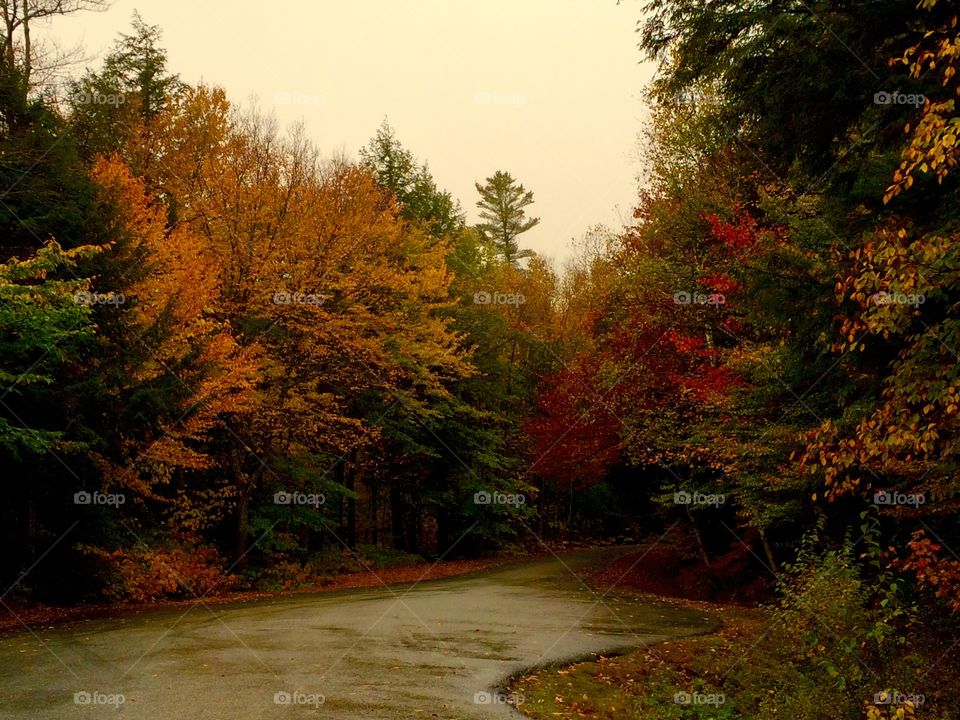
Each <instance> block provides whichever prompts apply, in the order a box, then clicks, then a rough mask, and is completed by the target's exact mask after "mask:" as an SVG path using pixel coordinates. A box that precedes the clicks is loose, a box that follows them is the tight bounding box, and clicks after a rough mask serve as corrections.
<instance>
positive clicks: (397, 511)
mask: <svg viewBox="0 0 960 720" xmlns="http://www.w3.org/2000/svg"><path fill="white" fill-rule="evenodd" d="M390 526H391V528H392V530H393V549H394V550H405V549H406V548H405V547H404V545H403V540H404V537H403V495H402V494H401V493H400V488H399V487H397V486H396V484H392V485H391V486H390Z"/></svg>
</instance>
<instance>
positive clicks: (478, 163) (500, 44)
mask: <svg viewBox="0 0 960 720" xmlns="http://www.w3.org/2000/svg"><path fill="white" fill-rule="evenodd" d="M640 6H641V5H640V3H639V2H631V1H630V0H627V1H626V2H622V3H621V4H620V5H617V3H616V1H615V0H484V1H483V2H468V1H467V0H406V1H405V2H399V1H398V0H337V1H334V0H287V1H286V2H263V0H189V1H188V0H114V2H113V4H112V6H111V7H110V9H109V10H108V11H107V12H103V13H81V14H78V15H75V16H71V17H66V18H57V19H56V20H55V21H53V23H52V24H51V25H49V26H48V27H45V28H44V32H45V33H46V34H49V35H52V36H53V37H54V38H56V40H57V42H59V43H62V44H65V45H75V44H79V45H81V46H82V47H83V48H84V51H85V53H86V55H87V56H88V57H90V58H92V60H91V64H92V65H93V66H95V67H98V66H99V62H100V60H101V59H102V57H103V55H104V54H105V53H106V51H108V50H109V48H110V46H111V45H112V43H113V41H114V39H115V38H116V36H117V34H118V33H120V32H126V31H128V30H129V27H130V20H131V17H132V15H133V12H134V10H138V11H139V12H140V14H141V15H142V16H143V19H144V20H145V21H146V22H147V23H149V24H154V25H159V26H160V27H161V28H162V30H163V44H164V46H165V47H166V49H167V51H168V53H169V64H170V69H171V70H172V71H173V72H176V73H179V74H180V76H181V78H183V79H184V80H186V81H188V82H195V81H199V80H203V81H204V82H207V83H211V84H217V85H220V86H222V87H223V88H225V89H226V91H227V94H228V96H229V97H230V98H231V100H232V101H234V102H238V103H246V102H248V101H249V100H250V99H251V98H252V97H253V96H256V97H258V98H259V100H260V104H261V105H262V106H263V107H264V108H267V109H273V110H274V111H275V113H276V115H277V117H278V118H279V119H280V121H281V122H282V123H284V124H288V123H292V122H296V121H303V122H304V124H305V126H306V128H307V131H308V133H309V134H310V136H311V137H312V138H313V139H314V140H315V141H316V143H317V144H318V146H319V147H320V148H321V149H322V150H323V151H324V152H328V153H329V152H333V151H337V150H341V149H343V150H346V151H347V152H348V153H350V154H351V155H353V156H356V153H357V150H358V149H359V148H360V147H362V146H363V145H365V144H366V142H367V141H368V140H369V138H370V137H371V136H372V135H373V133H374V132H375V131H376V129H377V126H378V125H379V124H380V122H381V120H382V119H383V117H384V116H387V117H388V118H389V120H390V123H391V124H392V125H393V126H394V128H395V129H396V131H397V135H398V137H399V138H400V140H401V142H402V143H403V144H404V145H405V146H406V147H407V148H409V149H410V150H412V151H413V152H414V154H415V155H417V157H418V158H420V159H421V160H426V161H428V162H429V164H430V168H431V170H432V172H433V175H434V177H435V178H436V180H437V183H438V184H439V185H440V186H441V187H443V188H446V189H447V190H449V191H450V192H451V193H453V195H454V196H455V197H456V198H457V199H459V200H460V201H461V203H462V204H463V207H464V209H465V210H466V211H467V217H468V220H470V221H471V222H472V221H475V220H476V206H475V203H476V200H477V193H476V190H475V189H474V182H475V181H478V180H482V179H483V178H485V177H487V176H489V175H492V174H493V172H494V171H496V170H507V171H509V172H510V173H511V174H513V176H514V177H516V178H518V179H519V180H520V181H521V182H522V183H523V184H524V185H525V186H526V188H527V189H528V190H533V192H534V196H535V200H536V203H535V205H533V206H532V210H531V212H532V213H533V214H534V215H537V216H539V217H540V218H541V224H540V225H539V226H538V227H536V228H534V229H533V230H531V231H530V232H529V233H527V234H526V235H525V236H524V237H523V238H522V240H523V242H522V243H521V244H522V245H525V246H529V247H532V248H534V249H535V250H537V251H539V252H541V253H544V254H546V255H548V256H550V257H553V258H555V259H557V260H563V259H564V258H565V257H567V256H568V255H569V242H570V240H571V238H573V237H579V236H581V235H582V234H583V233H584V231H585V230H586V229H587V228H588V227H590V226H592V225H594V224H596V223H603V224H606V225H608V226H610V227H614V228H618V227H620V226H621V225H622V222H624V221H627V220H628V218H629V216H630V211H631V209H632V207H633V203H634V198H635V195H636V187H637V181H636V176H637V174H638V172H639V167H638V166H637V164H636V162H635V160H634V159H633V157H634V147H635V144H636V136H637V132H638V131H639V130H640V128H641V125H642V122H643V120H644V118H645V117H646V109H645V106H644V104H643V101H642V90H643V87H644V85H645V84H646V83H647V82H648V81H649V79H650V76H651V72H652V68H651V67H650V66H649V65H646V64H641V63H640V59H641V58H640V53H639V51H638V50H637V47H636V43H637V35H636V33H635V32H634V29H635V27H636V21H637V19H638V18H639V14H640Z"/></svg>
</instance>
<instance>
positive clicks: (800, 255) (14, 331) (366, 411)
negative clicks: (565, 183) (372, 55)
mask: <svg viewBox="0 0 960 720" xmlns="http://www.w3.org/2000/svg"><path fill="white" fill-rule="evenodd" d="M96 4H97V3H87V2H83V1H82V0H77V1H76V2H72V3H53V2H45V0H43V1H41V0H35V1H34V2H30V3H27V2H24V3H23V4H22V5H18V4H17V3H14V2H5V1H4V2H0V11H2V15H3V21H4V23H5V25H4V26H3V27H2V28H0V36H2V41H3V53H2V57H0V230H2V231H0V386H2V387H0V467H2V468H3V470H2V471H0V472H2V474H3V477H4V479H5V482H4V494H3V500H2V502H0V548H2V551H0V585H2V588H0V592H3V596H2V598H0V610H2V611H4V612H6V613H9V614H11V615H13V616H19V615H20V614H23V617H27V614H26V613H29V612H31V611H33V610H35V609H36V608H62V609H63V611H64V612H69V611H70V609H76V608H83V607H97V608H100V609H101V610H102V609H103V608H107V607H142V606H144V605H149V604H153V603H164V602H177V601H192V600H194V599H201V598H206V597H207V596H210V597H217V596H224V597H230V596H232V594H233V595H235V596H237V597H255V598H259V597H264V596H270V595H271V594H276V593H281V594H282V593H287V592H300V591H313V590H317V589H322V588H323V587H324V586H325V585H328V584H331V583H334V584H335V582H336V581H337V578H341V577H342V576H346V575H350V574H351V573H368V574H369V573H374V574H376V573H380V572H383V573H387V572H389V571H391V569H393V570H396V569H398V568H399V569H402V568H408V567H416V568H419V567H421V566H422V567H429V568H433V567H446V566H448V565H449V566H450V567H451V568H456V566H457V564H458V563H459V564H464V568H465V569H467V570H470V569H475V568H487V567H492V566H494V565H497V564H498V563H500V562H503V561H515V560H517V559H518V558H527V557H548V558H549V557H560V556H561V555H562V553H565V552H571V551H573V550H577V549H583V548H597V547H602V548H620V549H621V550H622V552H627V553H628V554H626V555H624V556H623V557H626V558H627V560H626V561H623V560H622V558H621V560H618V561H617V562H614V564H613V565H612V566H610V565H608V566H606V570H604V569H600V570H595V571H594V575H591V579H589V580H588V581H587V582H588V583H589V584H591V587H596V585H595V583H602V582H606V585H604V586H603V589H604V590H607V592H609V591H610V590H612V589H613V585H617V584H619V583H621V581H623V582H622V584H623V585H624V587H627V586H631V587H632V589H633V590H634V591H635V592H636V593H639V595H638V596H644V597H646V596H648V595H651V594H652V595H654V596H657V597H666V598H673V599H675V600H677V601H682V602H687V603H702V604H703V605H700V606H698V607H707V606H708V605H709V604H711V603H712V604H714V605H716V606H717V607H721V608H726V610H718V611H717V612H726V611H729V612H732V613H733V616H731V618H727V619H726V620H725V622H724V628H726V630H724V631H721V632H720V634H719V635H714V636H710V638H708V639H696V640H689V641H687V640H685V641H683V642H690V643H701V645H696V644H694V645H692V646H691V647H692V648H693V649H692V650H691V651H690V656H689V657H686V656H685V658H683V659H678V658H676V657H673V656H670V657H669V661H667V659H664V658H660V656H658V658H660V660H661V661H662V662H661V663H660V665H658V667H659V668H660V669H658V670H656V671H654V670H650V669H649V668H647V667H646V666H643V667H641V668H638V667H637V665H643V663H644V662H646V661H649V660H650V658H649V657H646V658H645V659H644V658H642V657H640V656H635V655H630V654H627V655H625V656H624V657H623V658H621V659H619V660H617V661H616V662H619V663H621V664H620V665H619V666H616V667H615V668H614V669H613V670H611V669H610V668H609V667H607V666H605V665H603V663H604V662H606V661H604V660H602V659H601V660H600V661H599V662H600V663H601V665H599V666H597V667H594V666H592V665H590V664H589V663H588V664H587V665H583V666H576V667H577V668H578V669H577V670H576V673H575V674H574V675H573V676H566V675H564V676H562V677H560V676H556V675H550V676H544V675H542V674H536V673H532V674H530V675H528V676H527V677H525V678H524V679H523V680H522V688H521V689H519V690H518V689H517V688H514V690H515V692H518V693H519V692H521V690H522V693H523V695H524V696H525V698H526V701H525V703H523V704H522V705H521V704H520V703H519V702H518V703H512V702H510V703H509V704H516V705H518V706H519V709H520V710H521V711H522V712H525V713H528V714H530V715H532V716H534V717H543V718H546V717H569V718H574V717H595V718H640V719H641V720H653V719H654V718H677V719H681V718H682V719H694V720H696V719H700V720H706V719H707V718H724V719H729V718H764V719H767V718H774V717H782V718H791V720H794V719H801V720H805V719H808V718H809V719H810V720H813V719H814V718H827V717H830V718H870V719H871V720H879V719H880V718H931V719H934V718H936V719H940V718H943V719H946V718H955V717H958V716H960V715H958V713H960V711H958V710H957V707H958V702H957V698H956V696H955V695H956V687H957V680H958V678H960V664H958V662H957V659H956V652H957V650H958V648H960V645H957V644H956V643H958V642H960V625H958V622H957V613H960V554H958V553H960V526H958V523H957V520H958V512H960V501H958V497H960V496H958V492H960V481H958V475H957V473H958V467H960V362H958V355H957V353H958V351H960V247H954V242H956V241H958V239H960V216H958V213H960V204H958V202H957V198H958V189H960V185H958V183H960V171H957V169H956V165H957V162H958V159H960V149H958V136H960V112H958V110H957V107H956V102H957V98H958V96H960V76H958V74H957V69H958V64H960V30H958V21H957V7H956V4H955V3H953V2H949V1H947V0H921V1H920V2H917V0H857V1H850V2H821V1H818V2H812V3H802V2H753V3H743V2H735V1H734V0H717V1H714V2H683V1H679V0H678V1H676V2H674V1H669V2H652V3H649V5H648V6H646V7H643V6H642V5H639V4H638V5H636V6H634V10H635V20H636V21H637V25H636V30H637V32H636V38H635V39H636V43H637V47H636V60H637V62H640V61H641V60H643V61H648V62H654V63H655V65H656V68H657V69H656V74H655V76H654V80H653V82H652V83H651V84H650V85H649V86H648V87H646V88H636V90H637V91H638V92H640V91H642V92H643V93H644V95H643V97H644V98H645V102H646V103H647V105H648V106H649V108H650V110H649V120H648V121H647V122H645V124H643V125H642V126H638V127H637V131H638V133H639V136H638V138H639V139H638V148H637V152H638V153H639V154H640V156H641V158H642V167H643V169H642V172H641V175H640V177H639V180H638V184H637V188H636V194H635V204H634V207H633V208H632V219H631V221H630V222H629V223H628V224H627V225H625V226H623V227H616V228H610V227H607V226H604V225H595V226H592V227H589V226H585V228H583V229H581V233H582V234H581V235H580V237H579V238H578V239H577V240H576V243H575V255H574V256H573V258H572V259H571V260H569V261H567V262H565V263H563V264H562V265H561V264H559V263H556V262H553V261H552V260H551V259H550V258H548V257H545V256H544V255H543V254H542V253H538V252H534V251H533V250H530V249H529V248H528V246H527V245H526V242H525V238H526V237H528V236H527V233H528V231H530V230H531V229H533V228H534V227H536V226H537V224H538V223H539V221H540V219H539V214H538V205H537V195H536V190H537V188H535V187H528V186H526V185H525V183H524V178H523V177H521V176H519V174H516V173H513V172H512V171H511V169H510V168H509V167H500V168H497V167H491V168H490V172H489V175H488V176H486V177H482V178H476V193H475V194H474V195H473V196H471V197H454V196H453V195H452V194H451V193H450V192H448V191H447V190H446V189H445V188H443V187H440V186H439V185H438V182H437V180H436V179H435V178H434V176H433V175H432V174H431V170H430V165H429V161H430V158H427V157H418V156H417V155H416V154H414V153H413V152H412V151H411V150H410V149H408V147H407V146H406V145H405V144H404V140H403V138H402V137H400V134H399V133H398V132H397V131H396V130H395V129H394V127H393V126H392V125H391V122H390V118H389V117H386V118H384V117H371V118H368V119H367V122H368V123H369V124H370V126H371V128H372V130H373V133H372V135H371V137H370V139H369V142H368V143H367V144H366V145H365V146H363V147H360V148H353V149H351V151H350V152H343V153H328V152H321V150H320V149H319V146H318V144H317V143H316V139H315V138H312V137H311V136H310V135H309V133H307V132H306V131H305V130H304V129H303V128H302V127H297V126H293V127H285V126H283V125H282V124H280V123H279V122H278V121H277V120H276V118H275V117H274V116H273V115H272V114H271V112H270V110H269V109H268V108H267V107H266V106H264V105H262V104H259V103H258V102H256V101H255V100H254V101H246V100H243V99H242V98H234V97H229V96H228V94H227V93H226V91H224V90H223V89H221V88H220V87H218V86H217V85H216V84H215V78H214V79H213V81H211V82H209V83H201V84H191V83H187V82H186V81H184V80H182V79H181V77H180V76H179V75H178V74H176V73H175V72H173V70H172V69H171V68H170V67H169V63H168V59H167V53H166V50H165V49H164V41H163V31H162V29H161V28H160V27H159V26H155V25H151V24H150V23H149V22H148V19H144V18H141V17H140V16H139V15H137V16H135V17H134V19H133V22H132V25H130V26H129V27H127V28H122V29H120V34H119V35H118V36H117V38H116V40H115V42H114V44H113V45H112V48H111V50H110V51H109V52H108V53H107V55H106V56H105V57H104V58H103V59H102V60H101V61H99V62H98V63H97V64H93V65H91V66H90V67H87V68H86V69H81V70H78V71H77V72H75V73H74V75H73V77H72V78H71V79H70V81H69V83H68V85H67V86H66V87H53V86H51V85H50V84H48V83H47V82H46V77H47V75H46V74H45V70H46V69H47V68H46V66H45V64H44V63H45V62H46V61H48V60H49V58H48V57H47V56H44V55H41V54H39V53H35V51H34V50H33V49H32V45H31V27H32V24H33V25H37V26H38V27H39V25H38V23H39V21H40V20H41V19H51V18H52V22H54V23H55V22H57V20H56V17H57V16H61V15H66V14H73V13H75V12H80V13H82V12H85V11H87V10H90V9H95V8H93V7H92V6H93V5H96ZM88 6H89V7H88ZM31 13H33V14H31ZM545 22H549V19H545ZM378 125H379V127H378ZM474 209H476V210H474ZM468 210H469V211H470V212H469V213H468V212H467V211H468ZM470 215H472V216H476V217H479V218H480V219H479V221H477V222H471V221H468V219H467V218H468V216H470ZM587 227H589V229H587ZM638 548H639V549H638ZM617 552H621V551H620V550H618V551H617ZM618 557H620V556H619V555H618ZM617 563H619V564H617ZM611 568H613V569H611ZM451 572H453V570H451ZM457 572H459V570H458V571H457ZM418 573H419V571H418ZM597 573H599V574H597ZM604 573H608V574H607V575H605V574H604ZM609 573H613V575H609ZM398 577H399V576H398ZM418 577H420V576H419V574H417V575H415V576H413V577H409V578H408V577H406V576H403V577H401V579H403V580H417V578H418ZM608 586H609V590H608V589H607V588H608ZM606 594H607V593H606V592H604V595H603V597H605V596H606ZM603 597H601V600H603ZM729 608H736V609H735V610H729ZM58 612H59V611H58ZM741 613H742V615H741ZM775 619H776V620H778V621H779V620H784V619H785V620H784V621H783V622H775ZM29 626H30V622H29V621H27V622H24V621H22V620H21V621H20V622H18V623H15V625H14V628H13V629H15V630H19V631H21V632H22V631H23V628H24V627H28V629H29ZM731 628H733V629H734V630H736V632H733V633H732V634H731V631H730V629H731ZM725 633H726V634H725ZM709 643H715V644H713V645H710V644H709ZM708 649H709V650H710V652H708ZM654 650H656V648H653V649H652V650H649V649H648V651H647V652H653V651H654ZM655 654H656V653H655ZM708 656H709V657H708ZM723 658H727V660H725V661H724V660H723ZM742 658H747V659H742ZM734 660H736V662H734ZM631 663H634V664H631ZM648 664H649V663H648ZM666 667H670V668H673V669H672V670H670V674H668V675H663V673H665V672H667V671H666V670H664V668H666ZM598 668H599V669H598ZM604 668H607V669H606V670H604ZM564 672H566V671H564ZM631 673H632V674H631ZM657 673H660V674H659V675H658V674H657ZM628 676H629V677H630V678H641V680H642V681H641V680H638V681H637V682H638V683H639V685H638V686H636V687H634V685H633V682H634V681H633V679H630V680H629V681H628V680H625V678H626V677H628ZM571 677H576V678H577V680H575V681H574V680H571V679H570V678H571ZM611 677H613V678H614V679H612V680H611V679H610V678H611ZM657 683H663V687H669V688H670V690H669V693H668V694H669V695H670V700H668V701H666V702H664V703H659V701H656V702H655V701H653V700H650V696H651V693H653V692H654V691H653V690H651V688H656V687H660V686H659V685H658V684H657ZM641 685H642V686H643V688H645V689H639V688H640V686H641ZM571 687H575V688H576V692H573V691H572V690H571V689H570V688H571ZM581 691H582V699H577V698H579V695H580V694H581ZM664 692H667V691H664ZM684 692H686V693H688V695H687V696H686V697H687V698H688V700H686V701H684V700H682V699H681V700H680V701H677V700H676V697H680V695H675V693H681V695H682V693H684ZM691 693H692V694H691ZM698 693H700V694H699V695H698ZM884 693H886V694H884ZM595 695H596V697H597V698H598V699H597V700H596V701H593V700H592V699H590V698H594V696H595ZM329 697H330V696H329V695H328V698H329ZM698 697H700V698H701V700H700V701H698V700H697V698H698ZM570 698H574V700H571V699H570ZM689 698H692V700H690V699H689ZM703 698H708V699H707V700H703ZM709 698H713V700H712V701H711V700H709ZM717 698H722V699H720V700H717ZM2 701H3V696H2V695H0V710H2ZM328 702H329V699H328ZM611 707H612V708H614V709H613V710H610V709H609V708H611ZM617 708H619V709H617ZM15 716H17V717H28V716H30V717H33V716H32V715H28V714H23V715H10V716H9V717H15ZM67 716H68V715H59V716H56V717H67ZM70 716H71V717H72V715H70ZM161 716H163V715H155V716H154V717H161ZM400 716H403V717H409V716H410V715H397V716H396V717H400ZM454 716H457V715H450V717H454ZM2 717H7V716H6V715H2ZM36 717H48V716H47V715H36ZM49 717H55V715H50V716H49ZM351 717H352V716H351ZM385 717H386V716H385ZM443 717H447V715H443ZM458 717H463V716H458Z"/></svg>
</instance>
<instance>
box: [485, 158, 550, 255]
mask: <svg viewBox="0 0 960 720" xmlns="http://www.w3.org/2000/svg"><path fill="white" fill-rule="evenodd" d="M476 187H477V192H478V193H480V199H479V200H478V201H477V207H479V208H480V217H481V219H482V220H483V221H484V222H482V223H480V224H478V225H477V228H478V229H479V230H480V232H481V233H482V234H483V235H484V236H485V237H487V238H490V239H492V240H493V242H494V243H495V244H496V247H497V250H498V251H499V253H500V254H501V255H502V256H503V259H504V260H506V261H507V262H509V263H511V264H516V262H517V260H521V259H523V258H528V257H532V256H533V251H532V250H526V249H525V250H521V249H520V246H519V245H518V243H517V236H518V235H520V234H521V233H525V232H527V230H530V229H531V228H533V227H534V226H536V225H538V224H539V223H540V218H528V217H527V215H526V211H525V210H524V208H525V207H527V206H528V205H531V204H533V192H532V191H530V190H527V189H525V188H524V187H523V185H521V184H519V183H518V182H517V181H516V180H514V179H513V177H512V176H511V175H510V173H508V172H503V171H502V170H497V172H495V173H494V174H493V175H492V176H491V177H488V178H487V180H486V183H485V184H484V185H481V184H480V183H476Z"/></svg>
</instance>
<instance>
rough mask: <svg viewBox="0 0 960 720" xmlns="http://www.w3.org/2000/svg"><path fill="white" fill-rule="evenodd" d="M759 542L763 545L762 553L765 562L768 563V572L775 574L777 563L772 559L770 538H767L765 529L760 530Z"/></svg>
mask: <svg viewBox="0 0 960 720" xmlns="http://www.w3.org/2000/svg"><path fill="white" fill-rule="evenodd" d="M760 542H762V543H763V552H764V553H766V556H767V562H768V563H770V572H772V573H773V574H774V575H776V574H777V561H776V560H775V559H774V557H773V547H771V545H770V538H768V537H767V531H766V528H760Z"/></svg>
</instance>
